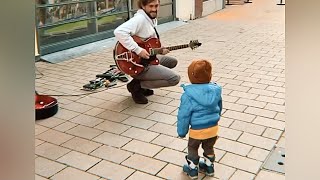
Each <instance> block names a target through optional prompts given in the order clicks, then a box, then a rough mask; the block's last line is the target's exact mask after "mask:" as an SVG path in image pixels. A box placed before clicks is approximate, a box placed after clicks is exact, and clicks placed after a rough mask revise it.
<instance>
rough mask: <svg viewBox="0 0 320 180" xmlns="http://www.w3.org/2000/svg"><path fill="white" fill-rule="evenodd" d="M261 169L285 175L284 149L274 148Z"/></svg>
mask: <svg viewBox="0 0 320 180" xmlns="http://www.w3.org/2000/svg"><path fill="white" fill-rule="evenodd" d="M262 169H266V170H270V171H275V172H278V173H282V174H285V149H284V148H281V147H275V148H274V149H273V150H272V151H271V153H270V154H269V156H268V158H267V160H266V161H265V162H264V164H263V166H262Z"/></svg>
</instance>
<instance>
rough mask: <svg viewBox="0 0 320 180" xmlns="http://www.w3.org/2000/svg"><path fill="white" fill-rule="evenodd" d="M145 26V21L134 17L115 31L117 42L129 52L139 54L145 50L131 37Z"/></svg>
mask: <svg viewBox="0 0 320 180" xmlns="http://www.w3.org/2000/svg"><path fill="white" fill-rule="evenodd" d="M142 26H143V19H141V18H140V17H133V18H131V19H129V20H128V21H126V22H125V23H123V24H121V25H120V26H118V27H117V28H116V29H115V30H114V35H115V37H116V38H117V40H118V41H119V42H120V43H121V44H122V45H123V46H124V47H125V48H126V49H128V50H130V51H133V52H135V53H136V54H139V53H140V52H141V51H142V50H143V49H142V48H141V47H139V45H138V44H137V43H136V42H135V41H134V40H133V38H132V37H131V36H132V35H135V34H136V33H137V32H138V31H139V29H140V28H141V27H142Z"/></svg>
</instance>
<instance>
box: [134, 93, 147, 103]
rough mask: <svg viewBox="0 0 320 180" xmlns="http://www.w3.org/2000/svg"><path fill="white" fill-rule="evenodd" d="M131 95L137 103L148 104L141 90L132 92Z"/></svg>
mask: <svg viewBox="0 0 320 180" xmlns="http://www.w3.org/2000/svg"><path fill="white" fill-rule="evenodd" d="M131 96H132V99H133V101H134V102H135V103H137V104H148V99H147V98H146V97H145V96H144V95H143V93H142V91H136V92H132V93H131Z"/></svg>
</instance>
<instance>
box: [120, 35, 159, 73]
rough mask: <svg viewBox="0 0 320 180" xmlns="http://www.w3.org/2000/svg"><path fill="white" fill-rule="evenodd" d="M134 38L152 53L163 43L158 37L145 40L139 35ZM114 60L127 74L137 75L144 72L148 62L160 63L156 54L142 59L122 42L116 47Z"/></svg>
mask: <svg viewBox="0 0 320 180" xmlns="http://www.w3.org/2000/svg"><path fill="white" fill-rule="evenodd" d="M132 38H133V40H134V41H135V42H136V43H137V44H138V45H139V46H140V47H141V48H143V49H145V50H146V51H147V52H149V53H150V50H151V49H153V48H161V43H160V41H159V39H157V38H149V39H147V40H145V41H143V40H141V39H140V38H139V37H138V36H132ZM114 60H115V62H116V64H117V66H118V68H119V70H120V71H122V72H123V73H125V74H128V75H130V76H135V75H138V74H140V73H141V72H143V70H144V68H145V66H144V65H147V64H152V65H158V64H159V60H158V59H157V57H156V55H153V56H150V59H142V58H140V57H139V56H138V55H137V54H136V53H134V52H132V51H129V50H128V49H126V48H125V47H124V46H123V45H122V44H121V43H120V42H117V44H116V46H115V49H114Z"/></svg>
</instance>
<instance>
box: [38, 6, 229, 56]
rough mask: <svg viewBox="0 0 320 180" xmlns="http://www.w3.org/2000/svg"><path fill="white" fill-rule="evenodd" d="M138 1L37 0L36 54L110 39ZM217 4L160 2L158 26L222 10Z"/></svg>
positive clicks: (134, 8) (135, 8) (130, 14)
mask: <svg viewBox="0 0 320 180" xmlns="http://www.w3.org/2000/svg"><path fill="white" fill-rule="evenodd" d="M137 1H138V0H36V30H37V31H36V36H37V38H36V39H37V42H38V43H37V44H38V49H39V54H40V55H46V54H50V53H53V52H57V51H61V50H64V49H68V48H72V47H76V46H80V45H84V44H88V43H91V42H95V41H99V40H102V39H107V38H110V37H113V36H114V35H113V30H114V29H115V28H116V27H118V26H119V25H120V24H122V23H123V22H125V21H126V20H128V19H129V18H130V17H132V16H133V15H134V13H135V12H136V11H137V9H138V7H137ZM203 1H204V2H203ZM220 1H221V2H222V1H223V0H160V12H159V14H158V22H159V24H162V23H165V22H170V21H174V20H176V19H178V20H186V19H188V20H189V19H195V18H198V17H201V16H203V15H206V14H209V13H211V12H214V11H216V10H217V9H219V8H220V9H221V7H220V5H219V3H218V2H220ZM199 3H200V4H201V6H199ZM199 7H200V8H199Z"/></svg>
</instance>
